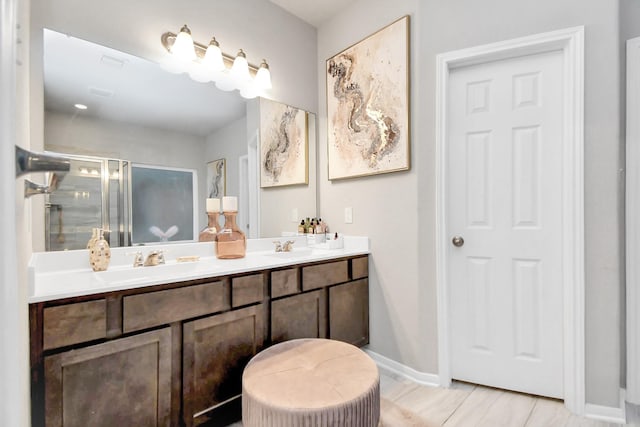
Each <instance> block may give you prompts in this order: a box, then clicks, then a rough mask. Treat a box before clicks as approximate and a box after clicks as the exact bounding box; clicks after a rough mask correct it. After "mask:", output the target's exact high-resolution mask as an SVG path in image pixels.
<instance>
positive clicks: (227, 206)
mask: <svg viewBox="0 0 640 427" xmlns="http://www.w3.org/2000/svg"><path fill="white" fill-rule="evenodd" d="M222 210H223V211H224V212H238V198H237V197H235V196H224V197H223V198H222Z"/></svg>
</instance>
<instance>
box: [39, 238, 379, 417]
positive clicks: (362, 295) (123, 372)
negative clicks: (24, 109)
mask: <svg viewBox="0 0 640 427" xmlns="http://www.w3.org/2000/svg"><path fill="white" fill-rule="evenodd" d="M257 240H266V239H257ZM270 240H271V239H269V242H268V244H271V242H270ZM250 242H251V241H250ZM348 242H349V241H348V240H346V243H345V248H344V249H339V250H314V249H311V248H306V247H304V246H302V245H298V246H297V247H295V250H294V251H293V252H291V253H273V250H266V249H264V248H265V247H266V246H265V245H266V244H267V242H259V241H258V242H253V243H250V247H249V250H248V252H247V256H246V257H245V258H243V259H241V260H229V261H227V260H224V261H223V260H217V259H215V257H213V256H212V255H213V254H211V253H209V252H208V251H211V248H212V245H210V244H189V245H182V247H174V246H172V247H171V249H170V251H171V252H169V253H173V252H176V256H177V255H179V254H180V253H194V251H196V252H197V251H201V252H202V251H204V252H202V254H203V255H209V256H201V257H200V260H199V261H198V262H197V263H185V264H179V263H171V257H167V259H168V262H167V265H164V266H157V267H140V268H137V269H133V268H132V267H130V266H127V265H126V264H124V262H125V261H126V260H127V255H126V254H125V252H124V251H125V250H126V249H127V248H117V249H114V258H115V261H116V263H118V262H120V263H121V264H120V265H118V266H114V268H113V269H111V271H107V272H103V273H105V274H101V273H93V272H90V271H86V269H84V268H76V269H73V268H72V269H68V270H65V271H56V270H55V268H54V266H55V264H56V263H57V261H58V258H56V257H62V256H64V254H61V253H59V254H45V255H46V256H47V258H46V259H35V260H33V262H32V268H31V271H30V275H31V279H32V285H33V287H32V292H31V299H30V302H31V303H30V305H29V314H30V334H31V385H32V416H33V425H34V426H44V425H46V426H64V427H69V426H85V425H100V426H117V425H121V426H125V425H135V426H195V425H200V424H203V423H207V425H216V423H218V422H219V421H220V422H221V423H224V421H222V420H223V418H224V416H225V412H228V411H233V410H237V408H238V407H239V395H240V393H241V376H242V371H243V368H244V366H245V365H246V363H247V362H248V361H249V359H250V358H251V357H252V356H253V355H255V354H256V353H257V352H259V351H260V350H261V349H263V348H265V347H268V346H270V345H272V344H274V343H277V342H281V341H285V340H289V339H294V338H306V337H324V338H331V339H336V340H341V341H346V342H349V343H352V344H354V345H357V346H362V345H364V344H367V343H368V336H369V330H368V323H369V318H368V317H369V316H368V307H369V304H368V241H367V240H366V238H364V240H362V241H361V242H360V244H358V243H356V244H353V245H351V246H350V245H349V243H348ZM362 242H366V243H365V244H364V245H363V244H361V243H362ZM252 246H253V248H252ZM128 249H129V250H130V249H131V248H128ZM72 252H75V253H72V254H70V256H71V257H76V258H77V259H71V258H70V259H71V261H70V264H71V266H72V267H73V264H74V262H77V263H78V265H81V262H82V261H81V259H80V256H81V255H84V254H79V253H82V252H86V251H72ZM121 252H122V253H121ZM43 256H44V255H43ZM108 273H111V274H108ZM64 278H66V279H64ZM61 279H63V280H61ZM82 283H84V285H83V284H82ZM74 285H75V286H74ZM54 288H55V289H54Z"/></svg>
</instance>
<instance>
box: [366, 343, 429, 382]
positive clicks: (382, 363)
mask: <svg viewBox="0 0 640 427" xmlns="http://www.w3.org/2000/svg"><path fill="white" fill-rule="evenodd" d="M364 351H365V352H366V353H367V354H368V355H369V356H370V357H371V358H372V359H373V361H374V362H376V364H377V365H378V366H379V367H380V368H381V369H384V370H387V371H390V372H392V373H393V374H395V375H399V376H401V377H403V378H406V379H408V380H411V381H413V382H416V383H418V384H421V385H427V386H431V387H438V386H439V385H440V377H439V376H438V375H436V374H429V373H426V372H420V371H416V370H415V369H413V368H410V367H408V366H406V365H403V364H402V363H399V362H396V361H395V360H392V359H389V358H388V357H385V356H383V355H381V354H378V353H376V352H374V351H371V350H369V349H364Z"/></svg>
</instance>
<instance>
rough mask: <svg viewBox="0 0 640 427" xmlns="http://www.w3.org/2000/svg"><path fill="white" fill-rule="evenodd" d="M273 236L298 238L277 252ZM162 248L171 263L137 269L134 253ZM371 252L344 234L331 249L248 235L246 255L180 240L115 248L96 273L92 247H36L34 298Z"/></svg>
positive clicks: (359, 240)
mask: <svg viewBox="0 0 640 427" xmlns="http://www.w3.org/2000/svg"><path fill="white" fill-rule="evenodd" d="M274 240H279V241H281V242H284V241H286V240H295V244H294V245H293V251H291V252H275V251H274V249H273V248H274V244H273V241H274ZM158 249H161V250H163V251H164V253H165V260H166V263H165V264H163V265H158V266H154V267H137V268H133V255H132V254H133V253H134V252H136V251H140V252H142V254H143V256H145V257H146V254H147V253H149V252H150V251H152V250H158ZM368 253H369V239H368V238H367V237H358V236H344V247H343V248H340V249H328V248H327V245H326V244H319V245H307V238H306V237H305V236H299V237H278V238H270V239H248V240H247V254H246V256H245V257H244V258H240V259H230V260H222V259H218V258H216V256H215V251H214V246H213V243H210V242H204V243H178V244H164V245H149V246H136V247H123V248H112V249H111V263H110V266H109V269H108V270H107V271H101V272H94V271H93V270H91V266H90V265H89V253H88V251H87V250H75V251H64V252H37V253H34V254H33V255H32V256H31V260H30V262H29V268H28V274H29V287H30V289H29V300H28V301H29V303H35V302H43V301H51V300H56V299H61V298H68V297H75V296H82V295H91V294H97V293H103V292H112V291H119V290H125V289H133V288H141V287H145V286H151V285H161V284H165V283H174V282H182V281H186V280H195V279H203V278H208V277H218V276H226V275H229V274H238V273H247V272H251V271H258V270H265V269H271V268H278V267H284V266H287V265H295V264H302V263H309V262H316V261H324V260H330V259H335V258H342V257H346V256H355V255H364V254H368ZM182 256H198V257H200V259H199V260H198V261H195V262H182V263H179V262H177V261H176V259H177V258H178V257H182Z"/></svg>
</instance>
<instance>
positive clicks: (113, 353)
mask: <svg viewBox="0 0 640 427" xmlns="http://www.w3.org/2000/svg"><path fill="white" fill-rule="evenodd" d="M44 366H45V374H44V375H45V379H44V381H45V419H46V425H47V427H51V426H55V427H75V426H78V427H85V426H96V427H100V426H104V427H112V426H169V425H170V408H171V331H170V329H169V328H164V329H161V330H157V331H152V332H147V333H144V334H140V335H135V336H132V337H128V338H121V339H118V340H114V341H110V342H106V343H103V344H98V345H94V346H91V347H86V348H82V349H79V350H70V351H67V352H64V353H60V354H56V355H53V356H47V357H45V359H44Z"/></svg>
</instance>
